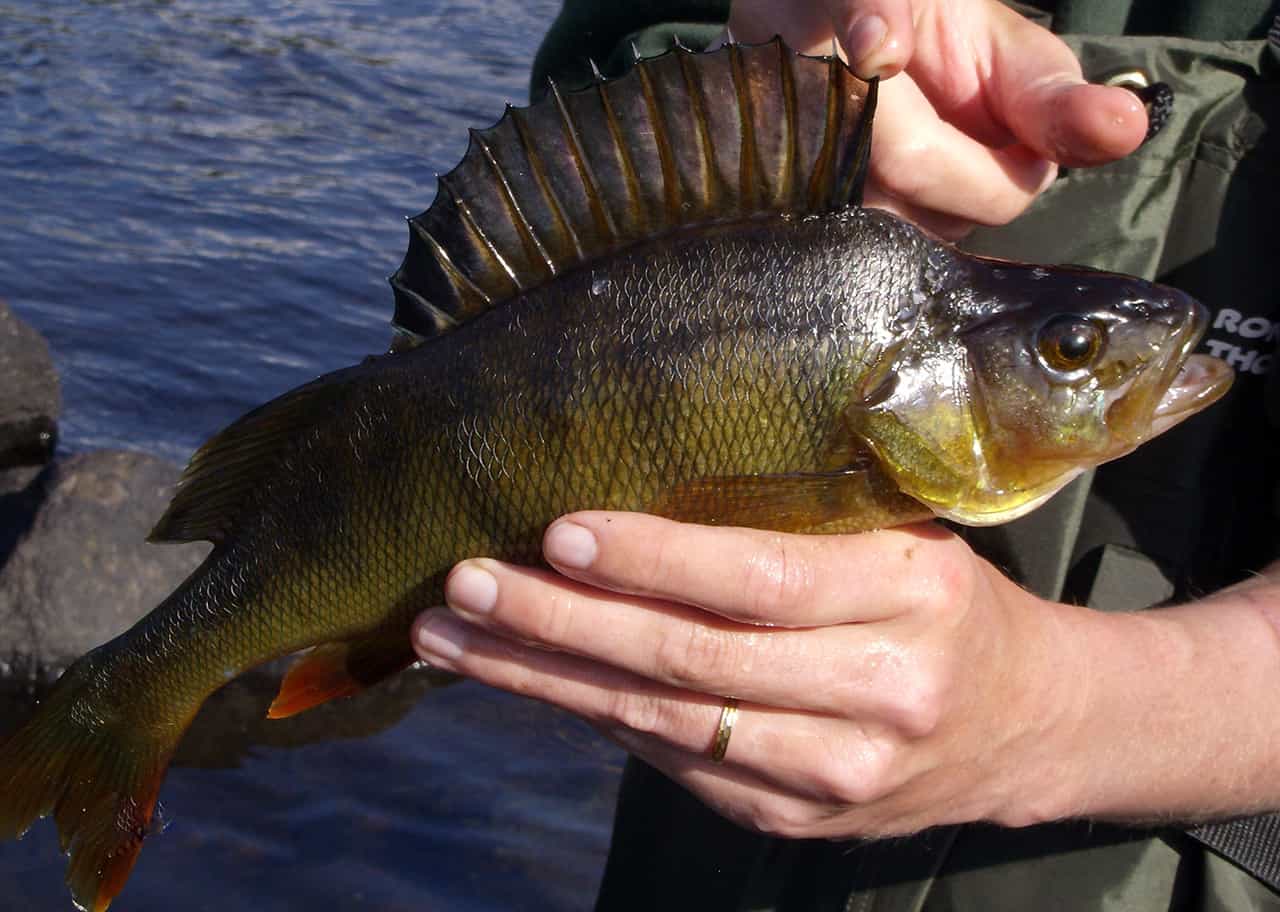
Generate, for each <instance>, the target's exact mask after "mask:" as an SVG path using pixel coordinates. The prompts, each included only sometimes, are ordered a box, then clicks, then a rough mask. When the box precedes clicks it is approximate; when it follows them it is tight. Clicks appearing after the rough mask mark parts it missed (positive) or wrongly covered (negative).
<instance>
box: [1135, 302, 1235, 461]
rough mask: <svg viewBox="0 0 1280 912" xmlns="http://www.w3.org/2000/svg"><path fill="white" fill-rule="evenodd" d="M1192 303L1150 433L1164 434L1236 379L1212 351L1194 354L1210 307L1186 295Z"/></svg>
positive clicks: (1164, 375)
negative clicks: (1210, 353)
mask: <svg viewBox="0 0 1280 912" xmlns="http://www.w3.org/2000/svg"><path fill="white" fill-rule="evenodd" d="M1185 300H1186V302H1187V304H1188V305H1189V307H1190V313H1189V314H1188V315H1187V316H1188V319H1187V320H1186V324H1185V325H1184V327H1183V329H1182V332H1181V333H1180V335H1181V336H1182V340H1181V343H1180V344H1179V346H1178V352H1177V354H1176V355H1175V356H1174V357H1172V358H1170V359H1169V364H1168V365H1167V366H1166V367H1165V369H1164V371H1162V372H1161V373H1162V376H1161V378H1160V387H1157V388H1161V387H1162V388H1163V389H1164V392H1163V394H1162V395H1161V396H1160V399H1159V401H1158V402H1157V403H1156V406H1155V409H1154V410H1153V411H1152V413H1151V430H1150V431H1149V432H1148V436H1152V437H1154V436H1155V435H1157V434H1162V433H1164V432H1165V431H1167V430H1168V429H1169V428H1171V427H1173V426H1174V425H1175V424H1178V423H1179V422H1180V421H1182V420H1183V419H1185V418H1189V417H1191V416H1192V415H1194V414H1195V413H1196V412H1198V411H1200V410H1201V409H1203V408H1206V407H1207V406H1210V405H1212V404H1213V403H1214V402H1217V401H1218V400H1219V399H1220V398H1222V395H1223V394H1224V393H1225V392H1226V391H1227V390H1228V389H1229V388H1230V387H1231V382H1232V381H1233V380H1234V379H1235V371H1233V370H1232V369H1231V368H1230V366H1228V365H1227V363H1226V362H1225V361H1223V360H1221V359H1220V358H1214V357H1212V356H1211V355H1197V354H1192V352H1193V351H1194V350H1195V347H1196V346H1197V345H1199V344H1200V340H1201V338H1203V337H1204V334H1205V330H1207V329H1208V328H1209V311H1208V309H1207V308H1206V307H1205V306H1204V305H1203V304H1200V303H1199V302H1198V301H1194V300H1192V299H1191V298H1189V297H1188V298H1186V299H1185Z"/></svg>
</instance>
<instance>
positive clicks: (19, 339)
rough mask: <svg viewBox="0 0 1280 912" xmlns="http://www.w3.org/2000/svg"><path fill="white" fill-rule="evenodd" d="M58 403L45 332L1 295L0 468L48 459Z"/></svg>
mask: <svg viewBox="0 0 1280 912" xmlns="http://www.w3.org/2000/svg"><path fill="white" fill-rule="evenodd" d="M61 406H62V394H61V392H60V388H59V386H58V374H57V371H55V370H54V367H53V358H52V357H50V355H49V346H48V345H47V344H46V343H45V341H44V337H43V336H41V335H40V333H38V332H36V330H35V329H33V328H32V327H31V326H29V325H28V324H27V323H26V322H24V321H22V320H20V319H18V317H17V315H16V314H14V312H13V311H12V310H10V309H9V305H7V304H5V303H4V302H3V301H0V469H9V468H12V467H14V466H32V465H44V464H45V463H46V462H48V461H49V459H50V458H51V457H52V456H53V447H54V443H55V442H56V441H57V436H58V413H59V410H60V409H61Z"/></svg>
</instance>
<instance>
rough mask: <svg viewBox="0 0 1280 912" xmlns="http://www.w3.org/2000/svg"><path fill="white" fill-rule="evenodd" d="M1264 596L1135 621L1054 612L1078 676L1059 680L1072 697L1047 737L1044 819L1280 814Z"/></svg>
mask: <svg viewBox="0 0 1280 912" xmlns="http://www.w3.org/2000/svg"><path fill="white" fill-rule="evenodd" d="M1274 595H1275V590H1274V589H1272V590H1270V592H1269V593H1268V594H1266V595H1264V596H1262V598H1263V600H1264V601H1266V602H1267V603H1268V604H1269V603H1270V601H1271V600H1272V599H1273V598H1274ZM1258 598H1259V593H1258V591H1257V590H1256V589H1255V590H1254V591H1253V592H1251V593H1249V595H1248V597H1242V594H1241V593H1239V592H1231V591H1229V592H1224V593H1221V594H1220V595H1219V596H1216V597H1214V598H1213V599H1209V600H1205V601H1202V602H1199V603H1194V604H1190V605H1184V606H1179V607H1175V608H1167V609H1157V610H1153V611H1144V612H1134V613H1125V614H1104V613H1101V612H1096V611H1092V610H1089V609H1085V608H1076V607H1072V606H1066V605H1061V606H1057V605H1055V606H1053V610H1054V611H1055V613H1056V615H1057V616H1058V618H1059V621H1060V628H1061V635H1062V637H1063V644H1064V645H1063V651H1064V653H1065V654H1066V655H1067V656H1069V658H1068V659H1067V660H1066V662H1065V664H1064V667H1065V668H1067V669H1074V670H1075V675H1076V677H1075V678H1074V679H1068V680H1063V681H1061V682H1057V684H1056V686H1057V687H1059V688H1061V689H1067V688H1069V689H1070V693H1068V694H1064V695H1063V696H1064V697H1065V699H1063V700H1060V701H1059V703H1060V705H1062V706H1064V707H1065V709H1064V711H1063V712H1061V713H1060V714H1059V716H1058V717H1057V718H1056V720H1055V724H1054V727H1053V730H1052V731H1051V733H1050V736H1049V737H1047V738H1046V746H1048V747H1049V748H1050V753H1049V761H1050V762H1049V767H1050V770H1051V773H1052V775H1051V777H1049V779H1048V781H1046V783H1045V784H1044V786H1043V787H1044V788H1045V794H1046V799H1045V801H1044V803H1043V804H1042V805H1040V808H1041V811H1040V813H1039V814H1038V815H1037V816H1038V817H1040V818H1041V819H1054V818H1066V817H1089V818H1096V819H1110V820H1116V821H1125V822H1169V821H1186V822H1193V821H1203V820H1209V819H1221V818H1224V817H1229V816H1238V815H1241V814H1247V813H1251V812H1256V811H1261V810H1264V809H1271V808H1275V807H1280V784H1278V780H1280V777H1277V776H1276V772H1277V765H1276V762H1275V760H1274V758H1276V757H1277V756H1280V724H1278V723H1277V714H1276V713H1275V712H1274V696H1273V695H1274V694H1275V693H1277V690H1276V688H1277V687H1280V648H1278V645H1277V644H1278V642H1280V639H1278V638H1277V634H1276V631H1275V629H1274V628H1273V627H1272V625H1271V624H1270V622H1269V621H1268V619H1267V616H1266V615H1265V614H1264V613H1263V612H1261V611H1259V610H1258V605H1257V599H1258ZM1073 698H1074V699H1073Z"/></svg>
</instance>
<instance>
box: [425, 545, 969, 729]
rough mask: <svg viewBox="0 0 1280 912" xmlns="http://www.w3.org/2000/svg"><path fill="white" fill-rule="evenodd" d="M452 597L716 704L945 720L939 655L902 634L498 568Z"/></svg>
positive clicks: (451, 591)
mask: <svg viewBox="0 0 1280 912" xmlns="http://www.w3.org/2000/svg"><path fill="white" fill-rule="evenodd" d="M445 596H446V599H447V601H448V602H449V606H450V607H451V608H452V609H454V611H455V612H457V613H458V614H459V615H460V616H461V617H462V618H463V619H464V620H467V621H468V622H470V623H471V624H473V625H475V626H476V627H480V628H483V629H484V630H485V631H491V632H495V633H498V634H501V635H503V636H506V637H510V638H514V639H516V640H519V641H522V642H525V643H528V644H532V645H535V646H538V647H541V648H543V649H550V650H554V651H556V652H557V653H573V654H575V655H577V656H580V657H583V658H587V659H590V660H592V661H594V662H599V663H602V664H604V665H608V666H611V667H613V668H616V669H620V670H622V671H625V672H629V673H631V674H634V675H638V676H643V677H645V678H647V679H648V680H650V681H652V682H657V683H660V684H664V685H667V686H669V687H672V688H675V689H677V690H680V691H688V692H694V693H698V694H705V695H710V697H709V698H711V699H714V698H715V695H718V694H733V695H734V696H736V697H739V698H740V699H744V700H749V701H753V702H756V703H761V704H767V705H769V706H775V707H779V708H782V709H792V710H797V711H802V712H821V713H827V714H830V715H833V716H836V717H840V718H854V717H858V716H860V717H865V718H874V719H877V720H881V721H883V722H884V723H886V724H890V725H892V726H893V727H894V729H895V730H901V731H904V732H907V733H909V734H913V735H919V734H921V733H924V732H927V730H928V729H929V727H930V726H931V725H932V722H933V720H934V715H935V714H934V712H933V709H934V707H935V706H936V702H937V700H936V699H935V698H936V697H937V694H936V693H926V692H925V691H926V689H929V690H932V691H937V690H939V689H940V688H939V687H937V686H935V684H936V682H937V681H938V679H939V675H938V674H936V673H933V667H934V665H935V661H934V658H933V657H932V656H931V655H930V654H929V652H930V649H931V647H929V646H925V647H924V648H923V649H917V648H916V647H915V646H914V645H913V644H905V643H902V642H899V641H898V640H896V639H894V638H893V636H894V635H895V634H900V633H901V632H902V631H901V629H895V630H891V631H885V630H882V629H880V628H879V627H876V626H873V625H866V624H855V625H847V624H846V625H839V626H836V627H829V628H818V629H799V630H795V629H777V628H775V629H765V628H761V627H759V626H749V625H743V624H738V623H733V622H730V621H727V620H724V619H722V618H719V617H717V616H715V615H709V614H706V613H705V612H702V611H698V610H697V609H694V608H689V607H687V606H684V605H678V604H673V603H669V602H661V601H655V600H651V599H642V598H636V597H631V596H623V595H614V594H612V593H609V592H605V591H603V590H599V589H592V588H590V587H587V586H584V585H582V584H579V583H576V582H572V581H568V580H564V579H563V578H560V577H557V576H556V575H555V574H552V573H547V572H545V571H539V570H532V569H529V568H524V567H515V566H510V565H506V564H501V563H498V562H497V561H490V560H476V561H466V562H464V563H462V564H460V565H459V566H458V567H457V568H455V570H454V571H453V573H451V574H450V576H449V580H448V582H447V584H446V586H445ZM903 626H905V625H903ZM937 626H938V627H939V628H940V629H941V628H943V627H945V622H937ZM917 653H920V654H919V655H917Z"/></svg>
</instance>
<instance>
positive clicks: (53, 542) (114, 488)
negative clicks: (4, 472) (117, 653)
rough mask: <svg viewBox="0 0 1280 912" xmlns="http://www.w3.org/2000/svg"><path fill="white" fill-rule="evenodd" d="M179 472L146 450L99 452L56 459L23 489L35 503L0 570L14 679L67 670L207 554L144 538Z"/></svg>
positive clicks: (5, 642) (1, 658)
mask: <svg viewBox="0 0 1280 912" xmlns="http://www.w3.org/2000/svg"><path fill="white" fill-rule="evenodd" d="M179 474H180V470H179V469H178V467H177V466H175V465H172V464H171V463H168V462H165V461H164V460H161V459H157V458H155V457H153V456H149V455H146V454H144V453H130V452H113V451H96V452H90V453H82V454H79V455H76V456H72V457H71V458H69V459H67V460H65V461H58V462H55V463H54V464H53V465H52V466H50V467H49V468H48V469H47V470H46V471H45V472H44V473H43V475H42V477H41V478H39V479H37V480H36V481H34V482H32V484H31V485H28V489H27V490H25V491H24V492H22V494H20V495H18V496H20V497H25V498H26V499H27V503H28V505H29V504H30V503H31V502H33V501H34V502H36V508H35V512H34V515H33V517H32V518H31V520H30V523H29V526H28V528H27V529H26V530H25V533H24V534H22V536H21V537H20V539H19V540H18V541H17V543H16V544H15V545H14V547H13V550H12V552H11V553H10V555H9V558H8V560H7V561H5V563H4V565H3V567H0V663H7V664H8V666H9V668H8V675H14V676H37V677H44V676H47V675H49V674H52V673H55V672H58V671H61V669H62V668H65V667H66V665H67V664H69V663H70V662H71V661H73V660H74V659H76V658H78V657H79V656H80V655H81V654H83V653H85V652H87V651H88V650H90V649H92V648H93V647H94V646H97V645H99V644H100V643H103V642H105V641H106V640H109V639H111V638H112V637H114V636H115V635H116V634H118V633H120V632H122V631H123V630H125V629H127V628H128V627H129V626H130V625H132V624H133V623H134V622H135V621H137V620H138V618H140V617H142V615H144V614H146V613H147V612H148V611H150V610H151V609H152V608H154V607H155V606H156V605H157V604H159V602H160V601H161V600H162V599H164V597H165V596H167V595H168V594H169V593H170V592H172V591H173V589H174V587H176V586H177V585H178V584H179V583H180V582H182V580H183V579H184V578H185V577H186V576H187V574H189V573H190V572H191V571H192V570H193V569H195V567H196V566H197V565H198V564H199V563H200V561H201V560H203V559H204V555H205V554H207V553H208V551H209V545H207V544H204V543H196V544H188V545H152V544H148V543H147V541H146V537H147V533H148V532H149V531H150V530H151V526H152V525H153V524H154V523H155V521H156V519H158V518H159V516H160V514H161V513H162V512H163V511H164V508H165V506H166V504H167V503H168V501H169V496H170V494H171V492H172V488H173V485H174V483H175V482H176V481H177V480H178V476H179ZM35 486H38V487H39V489H40V490H39V491H38V493H36V494H32V493H31V492H30V488H31V487H35ZM10 496H11V497H12V496H14V495H10ZM4 671H5V669H4V666H3V665H2V664H0V675H2V674H3V672H4Z"/></svg>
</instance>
